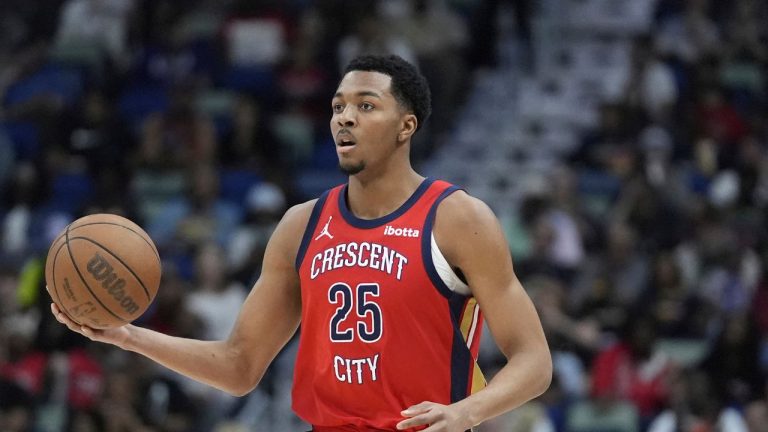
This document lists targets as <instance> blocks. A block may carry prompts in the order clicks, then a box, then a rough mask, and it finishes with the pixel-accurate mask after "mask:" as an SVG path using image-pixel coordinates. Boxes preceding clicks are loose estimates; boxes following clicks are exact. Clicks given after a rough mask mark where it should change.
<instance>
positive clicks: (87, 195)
mask: <svg viewBox="0 0 768 432" xmlns="http://www.w3.org/2000/svg"><path fill="white" fill-rule="evenodd" d="M93 192H94V185H93V180H92V179H91V177H90V176H88V174H87V173H65V174H59V175H57V176H56V177H54V178H53V181H52V183H51V199H50V202H49V204H50V206H51V207H52V208H53V209H54V210H59V211H62V212H66V213H70V214H75V213H76V212H77V211H78V210H81V209H82V208H83V207H84V206H85V205H86V204H88V202H89V201H90V199H91V197H92V196H93Z"/></svg>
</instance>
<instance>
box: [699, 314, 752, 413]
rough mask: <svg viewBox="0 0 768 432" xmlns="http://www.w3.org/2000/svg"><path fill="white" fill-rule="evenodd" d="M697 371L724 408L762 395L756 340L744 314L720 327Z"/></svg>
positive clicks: (750, 323)
mask: <svg viewBox="0 0 768 432" xmlns="http://www.w3.org/2000/svg"><path fill="white" fill-rule="evenodd" d="M722 326H723V327H722V329H721V330H720V332H719V334H718V336H717V338H716V339H715V340H714V342H713V343H712V345H711V346H710V350H709V352H708V353H707V355H706V357H705V358H704V360H703V361H702V364H701V369H702V371H703V372H705V373H706V374H707V376H709V377H710V379H711V380H712V385H713V387H714V391H715V393H716V394H718V395H720V396H721V397H722V398H723V402H724V403H726V404H736V405H738V406H744V405H745V404H747V403H748V402H749V401H751V400H753V399H754V398H756V397H758V395H760V394H762V392H763V384H764V380H763V375H762V374H761V369H760V364H759V356H760V349H761V348H760V337H759V334H758V332H757V329H756V326H755V324H754V321H752V320H751V319H750V316H749V315H748V314H732V315H729V316H728V317H726V319H725V320H724V321H723V323H722Z"/></svg>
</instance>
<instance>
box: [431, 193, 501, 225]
mask: <svg viewBox="0 0 768 432" xmlns="http://www.w3.org/2000/svg"><path fill="white" fill-rule="evenodd" d="M495 220H496V216H495V214H494V213H493V210H491V208H490V207H489V206H488V204H486V203H485V202H484V201H483V200H481V199H479V198H477V197H474V196H472V195H470V194H469V193H467V192H466V191H464V190H457V191H456V192H454V193H452V194H450V195H448V196H447V197H445V199H443V200H442V201H441V202H440V203H439V204H438V208H437V223H438V224H440V225H450V226H452V227H466V226H469V225H478V224H479V225H484V224H487V223H490V222H493V221H495Z"/></svg>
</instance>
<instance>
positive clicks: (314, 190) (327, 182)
mask: <svg viewBox="0 0 768 432" xmlns="http://www.w3.org/2000/svg"><path fill="white" fill-rule="evenodd" d="M346 182H347V176H345V175H344V174H342V173H341V171H339V170H338V169H332V170H331V169H305V170H301V171H300V172H299V173H298V174H297V175H296V177H295V180H294V189H295V190H296V193H297V194H298V195H299V198H300V199H303V200H309V199H312V198H317V196H318V195H320V194H322V193H323V192H325V191H326V190H327V189H330V188H332V187H334V186H337V185H340V184H342V183H346Z"/></svg>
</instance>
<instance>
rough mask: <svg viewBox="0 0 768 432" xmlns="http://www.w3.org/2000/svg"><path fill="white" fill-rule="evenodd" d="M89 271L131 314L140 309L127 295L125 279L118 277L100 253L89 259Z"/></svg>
mask: <svg viewBox="0 0 768 432" xmlns="http://www.w3.org/2000/svg"><path fill="white" fill-rule="evenodd" d="M87 269H88V273H90V274H91V275H92V276H93V278H94V279H96V280H97V281H98V282H100V283H101V286H102V287H104V289H106V290H107V292H108V293H109V295H110V296H112V298H114V299H115V300H117V301H118V302H119V303H120V307H122V308H123V310H124V311H126V312H128V313H129V314H133V313H135V312H136V311H138V310H139V306H138V305H137V304H136V302H135V301H133V299H132V298H131V296H129V295H126V293H125V290H124V289H123V287H125V279H123V278H120V277H118V275H117V274H116V273H115V270H114V268H113V267H112V265H111V264H110V263H109V262H108V261H107V260H106V259H104V258H103V257H102V256H101V255H99V254H98V253H96V254H94V255H93V257H92V258H91V259H90V260H89V261H88V266H87Z"/></svg>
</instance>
